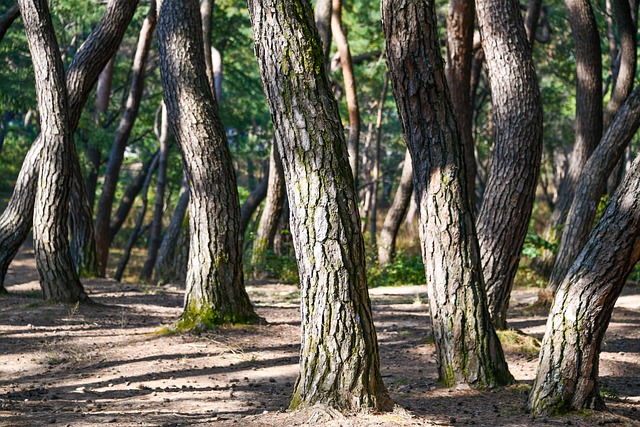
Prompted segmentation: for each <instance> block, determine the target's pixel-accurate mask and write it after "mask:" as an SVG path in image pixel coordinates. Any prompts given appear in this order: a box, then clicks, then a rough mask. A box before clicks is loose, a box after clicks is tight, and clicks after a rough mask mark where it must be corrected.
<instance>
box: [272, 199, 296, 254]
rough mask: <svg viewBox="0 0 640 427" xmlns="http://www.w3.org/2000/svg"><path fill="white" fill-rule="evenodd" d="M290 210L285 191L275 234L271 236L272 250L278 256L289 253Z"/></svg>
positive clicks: (290, 243)
mask: <svg viewBox="0 0 640 427" xmlns="http://www.w3.org/2000/svg"><path fill="white" fill-rule="evenodd" d="M290 216H291V211H290V210H289V198H288V197H287V193H286V191H285V193H284V206H283V207H282V213H281V214H280V219H279V220H278V227H277V230H276V235H275V237H274V238H273V252H275V254H276V255H278V256H284V255H288V254H290V253H291V247H292V242H291V226H290V225H289V218H290Z"/></svg>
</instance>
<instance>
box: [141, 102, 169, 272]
mask: <svg viewBox="0 0 640 427" xmlns="http://www.w3.org/2000/svg"><path fill="white" fill-rule="evenodd" d="M160 108H161V110H162V112H161V116H162V120H161V123H162V124H161V125H160V133H159V135H158V140H159V142H160V151H159V156H158V182H157V188H156V200H155V208H154V211H153V222H152V224H151V231H150V232H149V247H148V248H147V258H146V259H145V261H144V265H143V267H142V272H140V280H143V281H145V282H147V281H149V280H150V279H151V274H152V273H153V267H154V265H155V263H156V258H157V256H158V250H159V249H160V244H161V243H162V217H163V214H164V202H165V197H164V193H165V189H166V180H167V154H168V151H169V120H168V118H167V109H166V107H165V106H164V104H162V106H161V107H160Z"/></svg>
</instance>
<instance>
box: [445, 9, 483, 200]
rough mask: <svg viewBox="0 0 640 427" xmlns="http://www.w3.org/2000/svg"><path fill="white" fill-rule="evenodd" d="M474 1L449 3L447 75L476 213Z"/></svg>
mask: <svg viewBox="0 0 640 427" xmlns="http://www.w3.org/2000/svg"><path fill="white" fill-rule="evenodd" d="M475 17H476V16H475V8H474V3H473V1H468V0H449V9H448V11H447V62H446V68H445V72H446V75H447V83H448V85H449V91H450V93H451V101H452V102H453V110H454V112H455V114H456V119H457V122H458V130H459V131H460V139H461V140H462V145H463V146H464V165H465V169H466V171H467V173H466V180H465V182H466V183H467V187H468V188H467V195H468V197H469V201H470V202H471V204H470V206H471V209H472V211H474V212H475V194H476V157H475V147H474V142H473V109H472V108H471V63H472V62H473V27H474V20H475Z"/></svg>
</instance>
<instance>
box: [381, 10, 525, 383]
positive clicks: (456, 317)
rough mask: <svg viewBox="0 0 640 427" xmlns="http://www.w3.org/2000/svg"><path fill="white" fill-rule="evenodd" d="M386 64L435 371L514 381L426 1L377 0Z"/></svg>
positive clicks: (462, 378) (461, 378)
mask: <svg viewBox="0 0 640 427" xmlns="http://www.w3.org/2000/svg"><path fill="white" fill-rule="evenodd" d="M382 28H383V30H384V33H385V38H386V41H387V65H388V68H389V72H390V75H391V82H392V86H393V91H394V93H395V96H396V102H397V104H398V113H399V115H400V118H401V120H402V128H403V132H404V137H405V141H406V142H407V147H408V148H409V151H410V152H411V158H412V159H413V185H414V187H415V190H416V201H417V204H418V209H419V218H420V221H419V223H420V240H421V248H422V258H423V260H424V265H425V272H426V279H427V292H428V295H429V304H430V307H431V319H432V322H433V335H434V341H435V345H436V354H437V363H438V373H439V377H440V380H441V381H442V382H443V383H445V384H447V385H455V384H458V383H467V384H469V385H470V386H472V387H476V388H487V387H495V386H500V385H504V384H508V383H510V382H511V381H513V377H512V376H511V374H510V373H509V370H508V368H507V363H506V362H505V359H504V354H503V352H502V347H501V346H500V341H499V340H498V336H497V335H496V332H495V330H494V328H493V326H492V324H491V318H490V317H489V311H488V309H487V300H486V295H485V293H484V283H483V280H482V270H481V265H480V257H479V255H480V254H479V250H478V240H477V238H476V234H475V227H474V224H473V215H472V213H471V209H470V207H469V199H468V197H467V194H466V193H467V186H466V183H465V169H464V147H463V145H462V141H461V139H460V136H459V133H458V130H457V127H456V119H455V113H454V111H453V105H452V102H451V100H450V98H449V92H448V89H447V84H446V81H445V75H444V64H443V61H442V57H441V56H440V50H439V38H438V31H437V26H436V14H435V4H434V2H433V1H432V0H417V1H416V0H413V1H410V0H383V1H382Z"/></svg>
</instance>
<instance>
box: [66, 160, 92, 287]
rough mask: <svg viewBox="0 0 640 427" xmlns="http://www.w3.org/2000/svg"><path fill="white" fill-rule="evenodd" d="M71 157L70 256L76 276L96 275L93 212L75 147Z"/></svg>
mask: <svg viewBox="0 0 640 427" xmlns="http://www.w3.org/2000/svg"><path fill="white" fill-rule="evenodd" d="M72 158H73V160H72V161H71V167H72V175H73V179H72V182H71V215H70V216H71V257H72V258H73V264H74V266H75V269H76V272H77V273H78V276H80V277H96V276H97V275H98V256H97V253H96V238H95V232H94V229H93V213H92V209H91V205H90V204H89V198H88V196H87V190H86V188H85V186H84V180H83V178H82V172H81V171H80V161H79V160H78V155H77V153H76V152H75V149H74V150H73V151H72Z"/></svg>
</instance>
